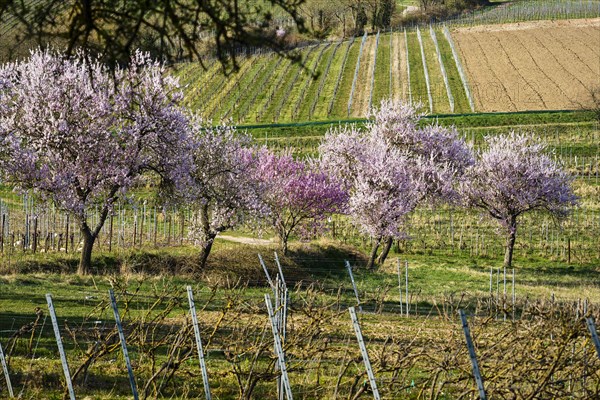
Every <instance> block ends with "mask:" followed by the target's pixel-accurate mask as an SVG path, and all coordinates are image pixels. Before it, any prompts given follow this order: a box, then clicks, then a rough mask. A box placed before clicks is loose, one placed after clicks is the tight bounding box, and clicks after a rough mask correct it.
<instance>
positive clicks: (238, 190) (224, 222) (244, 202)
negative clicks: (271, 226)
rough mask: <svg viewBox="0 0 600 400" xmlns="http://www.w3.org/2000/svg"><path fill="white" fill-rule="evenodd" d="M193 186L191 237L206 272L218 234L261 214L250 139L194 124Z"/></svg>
mask: <svg viewBox="0 0 600 400" xmlns="http://www.w3.org/2000/svg"><path fill="white" fill-rule="evenodd" d="M194 126H195V129H194V134H193V138H194V150H193V151H192V157H193V162H194V164H193V167H192V171H191V175H192V181H193V186H192V187H191V188H186V189H187V190H186V193H184V194H183V196H184V197H185V198H187V199H188V200H189V203H188V204H189V205H191V206H192V208H193V209H194V210H195V211H194V218H193V219H192V221H191V222H192V223H191V225H190V236H191V237H192V239H193V240H194V242H195V243H196V244H197V245H198V246H199V247H200V248H201V252H200V258H199V264H198V267H199V268H200V269H202V268H204V266H205V265H206V260H207V259H208V256H209V254H210V251H211V248H212V245H213V242H214V240H215V238H216V236H217V234H218V233H219V232H222V231H224V230H226V229H231V228H233V227H235V226H236V225H237V224H238V223H240V222H241V221H242V217H243V215H244V213H248V212H252V213H258V214H260V213H262V212H263V211H264V206H263V203H262V201H261V199H260V196H259V192H260V182H259V181H258V180H257V179H255V176H254V174H253V170H254V168H255V167H256V164H257V158H256V156H255V155H254V148H253V146H252V141H251V138H250V137H249V136H247V135H243V134H240V133H237V132H236V130H235V129H234V128H231V127H228V126H221V127H208V126H204V125H203V124H202V123H201V122H200V121H198V122H196V123H194Z"/></svg>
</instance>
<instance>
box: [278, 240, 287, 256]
mask: <svg viewBox="0 0 600 400" xmlns="http://www.w3.org/2000/svg"><path fill="white" fill-rule="evenodd" d="M279 240H280V242H281V252H282V253H283V255H284V256H287V255H288V250H289V249H288V236H287V235H282V236H281V238H280V239H279Z"/></svg>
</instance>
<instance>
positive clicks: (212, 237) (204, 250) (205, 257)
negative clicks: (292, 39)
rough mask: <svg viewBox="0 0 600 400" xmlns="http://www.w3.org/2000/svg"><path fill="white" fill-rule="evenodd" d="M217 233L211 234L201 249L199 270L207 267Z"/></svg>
mask: <svg viewBox="0 0 600 400" xmlns="http://www.w3.org/2000/svg"><path fill="white" fill-rule="evenodd" d="M216 236H217V235H215V234H211V235H209V237H208V240H206V241H205V243H204V244H203V245H202V249H200V260H199V262H198V268H199V270H200V271H201V270H203V269H204V268H205V267H206V260H208V255H209V254H210V250H211V249H212V246H213V243H214V242H215V237H216Z"/></svg>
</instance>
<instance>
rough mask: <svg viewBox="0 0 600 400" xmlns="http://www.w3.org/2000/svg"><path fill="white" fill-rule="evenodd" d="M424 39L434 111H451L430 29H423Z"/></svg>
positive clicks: (440, 112) (437, 112)
mask: <svg viewBox="0 0 600 400" xmlns="http://www.w3.org/2000/svg"><path fill="white" fill-rule="evenodd" d="M421 38H422V40H423V50H424V52H425V60H426V62H427V70H428V72H429V83H430V85H431V97H432V98H433V112H434V113H436V114H444V113H449V112H450V103H449V102H448V93H447V91H446V85H445V84H444V77H443V76H442V70H441V68H440V63H439V61H438V57H437V53H436V51H435V44H434V43H433V39H432V38H431V35H430V34H429V30H428V29H423V30H422V31H421Z"/></svg>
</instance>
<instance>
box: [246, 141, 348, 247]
mask: <svg viewBox="0 0 600 400" xmlns="http://www.w3.org/2000/svg"><path fill="white" fill-rule="evenodd" d="M255 174H256V177H257V178H258V179H259V180H260V181H261V182H262V183H261V184H262V194H261V198H262V201H263V202H264V204H265V206H266V207H267V210H268V211H267V215H268V218H269V219H270V222H271V224H272V226H273V227H274V229H275V233H276V234H277V237H278V238H279V241H280V245H281V250H282V251H283V254H284V255H285V254H287V252H288V240H289V238H290V235H291V234H292V232H294V230H296V229H297V228H299V227H300V226H303V225H306V224H309V223H315V224H316V225H318V223H319V222H320V221H322V220H323V219H324V218H325V217H326V216H327V215H328V214H331V213H335V212H339V211H341V210H342V209H343V207H344V206H345V204H346V201H347V194H346V191H345V190H344V189H343V188H342V187H341V186H340V184H339V182H338V181H336V180H334V179H333V178H332V177H331V176H329V175H328V174H327V173H325V172H322V171H319V170H318V169H317V168H316V164H314V163H311V162H303V161H300V160H295V159H294V158H293V157H292V156H291V155H290V154H289V153H284V154H282V155H277V154H274V153H272V152H271V151H269V150H267V149H264V148H263V149H261V151H260V152H259V153H258V165H257V169H256V170H255Z"/></svg>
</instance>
